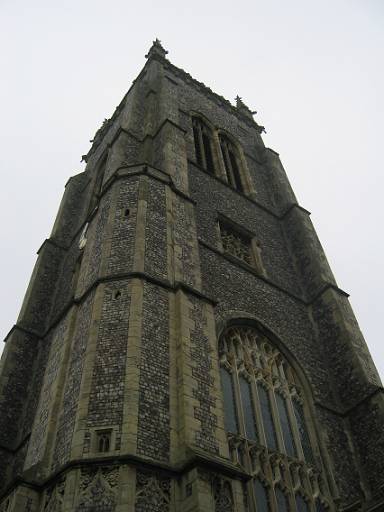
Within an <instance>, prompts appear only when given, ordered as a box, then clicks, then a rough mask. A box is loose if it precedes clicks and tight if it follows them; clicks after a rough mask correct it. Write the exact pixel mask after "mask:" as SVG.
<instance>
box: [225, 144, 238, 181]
mask: <svg viewBox="0 0 384 512" xmlns="http://www.w3.org/2000/svg"><path fill="white" fill-rule="evenodd" d="M224 151H225V161H226V163H227V165H226V167H227V174H228V183H229V184H230V185H231V187H233V188H236V180H235V177H234V175H233V170H232V163H231V159H230V158H229V151H228V145H227V143H226V142H225V143H224Z"/></svg>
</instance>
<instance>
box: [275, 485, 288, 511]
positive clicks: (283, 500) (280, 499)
mask: <svg viewBox="0 0 384 512" xmlns="http://www.w3.org/2000/svg"><path fill="white" fill-rule="evenodd" d="M275 495H276V502H277V512H289V505H288V498H287V496H286V495H285V494H284V493H283V491H282V490H281V489H280V487H275Z"/></svg>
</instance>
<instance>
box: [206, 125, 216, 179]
mask: <svg viewBox="0 0 384 512" xmlns="http://www.w3.org/2000/svg"><path fill="white" fill-rule="evenodd" d="M203 145H204V154H205V163H206V167H207V171H208V172H209V174H215V168H214V165H213V157H212V148H211V141H210V140H209V137H208V135H207V134H206V133H203Z"/></svg>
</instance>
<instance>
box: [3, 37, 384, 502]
mask: <svg viewBox="0 0 384 512" xmlns="http://www.w3.org/2000/svg"><path fill="white" fill-rule="evenodd" d="M166 54H167V52H166V51H165V50H164V48H163V47H162V45H161V43H160V42H159V41H158V40H156V41H155V42H154V43H153V45H152V47H151V48H150V51H149V53H148V55H147V56H146V57H147V62H146V64H145V66H144V68H143V70H142V71H141V73H140V74H139V76H138V77H137V78H136V80H134V82H133V85H132V86H131V88H130V89H129V91H128V93H127V94H126V95H125V97H124V98H123V100H122V102H121V103H120V105H119V106H118V107H117V108H116V110H115V112H114V114H113V115H112V117H111V118H110V119H106V120H105V121H104V123H103V125H102V127H101V128H100V129H99V130H98V131H97V133H96V135H95V137H94V139H93V141H92V146H91V149H90V150H89V152H88V154H87V155H84V157H83V158H84V160H85V161H86V163H87V165H86V169H85V171H84V172H82V173H80V174H78V175H76V176H73V177H71V178H70V179H69V181H68V182H67V185H66V187H65V193H64V197H63V200H62V203H61V206H60V209H59V213H58V215H57V218H56V222H55V224H54V227H53V231H52V234H51V236H50V238H49V239H47V240H45V241H44V243H43V244H42V246H41V248H40V249H39V251H38V259H37V263H36V266H35V269H34V271H33V274H32V278H31V281H30V284H29V287H28V290H27V293H26V296H25V300H24V303H23V306H22V309H21V312H20V316H19V318H18V320H17V323H16V325H15V326H14V327H13V328H12V329H11V331H10V333H9V335H8V336H7V338H6V340H5V341H6V344H5V350H4V353H3V356H2V359H1V366H0V461H1V462H0V511H1V512H5V511H7V512H22V511H25V512H27V511H28V512H70V511H76V512H85V511H93V512H101V511H103V512H122V511H129V512H178V511H184V512H198V511H199V512H203V511H204V512H268V511H269V512H326V511H329V512H336V511H340V512H341V511H343V512H357V511H366V512H373V511H376V512H379V511H381V512H382V511H383V510H384V429H383V425H384V397H383V388H382V385H381V382H380V379H379V377H378V374H377V371H376V369H375V367H374V364H373V362H372V360H371V357H370V354H369V352H368V349H367V347H366V344H365V342H364V339H363V337H362V334H361V332H360V330H359V327H358V324H357V322H356V320H355V317H354V315H353V312H352V310H351V307H350V305H349V302H348V295H347V294H346V293H345V292H344V291H342V290H341V289H339V288H338V286H337V284H336V282H335V279H334V277H333V275H332V272H331V270H330V268H329V265H328V263H327V260H326V258H325V255H324V252H323V250H322V247H321V245H320V243H319V240H318V238H317V236H316V233H315V230H314V228H313V226H312V223H311V220H310V216H309V212H308V211H306V210H305V209H304V208H302V207H301V206H300V205H299V204H298V203H297V200H296V198H295V196H294V194H293V192H292V189H291V187H290V185H289V182H288V179H287V177H286V174H285V171H284V169H283V167H282V164H281V162H280V159H279V156H278V154H277V153H276V152H274V151H272V150H271V149H268V148H266V147H265V146H264V144H263V141H262V138H261V134H262V132H263V127H261V126H259V125H258V124H257V122H256V121H255V120H254V117H253V114H254V113H253V112H251V111H250V110H249V109H248V107H247V106H246V105H245V104H244V102H243V101H242V100H241V98H239V97H238V98H237V103H236V106H233V105H231V104H230V103H229V102H228V101H227V100H225V99H224V98H222V97H220V96H218V95H217V94H215V93H214V92H213V91H211V90H210V89H209V88H208V87H206V86H205V85H203V84H202V83H200V82H198V81H196V80H195V79H193V78H192V77H191V76H190V75H189V74H188V73H186V72H185V71H183V70H181V69H179V68H177V67H175V66H174V65H172V64H171V63H170V62H169V60H168V59H167V57H166Z"/></svg>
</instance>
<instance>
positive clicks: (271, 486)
mask: <svg viewBox="0 0 384 512" xmlns="http://www.w3.org/2000/svg"><path fill="white" fill-rule="evenodd" d="M219 354H220V375H221V384H222V390H223V405H224V414H225V429H226V431H227V436H228V442H229V448H230V453H231V457H232V461H233V462H234V463H235V464H237V465H239V466H241V467H242V468H243V469H245V470H246V471H248V472H249V473H251V474H252V475H253V480H252V481H251V482H250V483H249V484H248V489H247V494H248V496H249V497H250V499H251V500H252V501H253V506H254V508H252V510H256V512H276V511H277V512H306V511H307V510H308V511H309V510H312V509H313V510H316V507H317V508H319V504H320V508H319V509H320V510H325V511H331V510H333V508H332V504H331V499H330V498H329V489H328V484H327V479H326V477H325V469H324V467H323V465H322V462H321V459H320V457H319V456H318V457H317V458H315V455H314V454H315V453H318V448H316V447H318V444H317V440H316V436H315V433H314V432H315V430H314V428H313V426H312V428H311V425H312V420H311V418H310V415H309V408H308V405H307V403H306V399H305V394H304V391H303V387H302V385H301V382H300V379H299V378H298V376H297V374H296V372H295V371H294V369H293V368H292V366H291V365H290V364H289V363H288V361H287V360H286V358H285V357H284V356H283V355H282V353H281V352H280V351H279V350H278V349H277V347H276V345H275V344H274V342H273V341H272V337H271V336H270V335H269V334H268V333H267V332H266V330H265V329H264V328H255V327H252V326H246V325H236V326H232V327H229V328H228V329H227V330H226V331H225V332H224V333H223V335H222V336H221V338H220V342H219ZM310 430H311V432H312V434H310ZM316 450H317V451H316ZM321 507H323V508H321Z"/></svg>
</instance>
